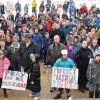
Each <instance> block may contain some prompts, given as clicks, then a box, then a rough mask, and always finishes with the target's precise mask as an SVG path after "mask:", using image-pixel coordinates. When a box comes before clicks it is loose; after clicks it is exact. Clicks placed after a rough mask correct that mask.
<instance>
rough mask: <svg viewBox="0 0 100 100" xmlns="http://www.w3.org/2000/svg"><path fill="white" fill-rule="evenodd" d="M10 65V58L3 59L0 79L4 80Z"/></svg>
mask: <svg viewBox="0 0 100 100" xmlns="http://www.w3.org/2000/svg"><path fill="white" fill-rule="evenodd" d="M9 65H10V61H9V60H8V58H6V57H5V58H4V59H3V63H2V66H1V67H0V78H3V73H4V71H5V70H7V69H8V68H9Z"/></svg>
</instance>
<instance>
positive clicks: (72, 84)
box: [51, 67, 78, 89]
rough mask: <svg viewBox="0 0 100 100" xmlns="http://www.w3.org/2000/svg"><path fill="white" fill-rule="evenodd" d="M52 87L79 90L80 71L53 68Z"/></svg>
mask: <svg viewBox="0 0 100 100" xmlns="http://www.w3.org/2000/svg"><path fill="white" fill-rule="evenodd" d="M51 87H56V88H67V89H78V69H72V68H61V67H53V71H52V85H51Z"/></svg>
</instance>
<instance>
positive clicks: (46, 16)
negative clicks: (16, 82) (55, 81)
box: [0, 0, 100, 97]
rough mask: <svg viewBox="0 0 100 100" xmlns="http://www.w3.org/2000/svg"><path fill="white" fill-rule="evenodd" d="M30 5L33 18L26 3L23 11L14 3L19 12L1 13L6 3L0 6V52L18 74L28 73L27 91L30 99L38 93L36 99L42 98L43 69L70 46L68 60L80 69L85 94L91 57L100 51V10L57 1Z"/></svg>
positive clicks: (70, 0)
mask: <svg viewBox="0 0 100 100" xmlns="http://www.w3.org/2000/svg"><path fill="white" fill-rule="evenodd" d="M54 2H55V3H54ZM91 2H92V1H91ZM24 4H26V2H25V3H24ZM30 4H31V7H32V15H31V13H30V10H31V9H30V6H28V4H27V6H25V7H23V8H22V7H21V5H22V4H21V3H19V0H18V2H16V4H15V11H16V13H13V11H7V13H6V14H4V13H1V10H2V9H1V5H3V4H1V3H0V13H1V14H0V29H1V30H0V49H1V50H3V51H4V53H5V55H7V57H8V58H9V60H10V61H11V64H10V66H11V65H12V64H13V67H15V68H14V70H16V71H19V69H20V68H21V71H25V72H26V73H28V76H29V77H28V82H27V83H28V84H27V88H28V89H30V90H31V91H32V94H31V95H30V96H34V94H35V97H39V96H40V94H41V92H40V91H41V85H40V83H41V81H40V80H41V78H40V77H41V75H40V70H41V69H42V67H41V69H40V66H41V65H44V66H45V64H46V65H47V66H48V67H51V66H53V65H54V63H55V61H56V60H57V59H59V58H60V57H61V53H60V52H61V50H62V49H66V46H67V49H68V58H71V59H72V60H73V62H74V63H75V64H76V66H77V68H78V69H79V90H80V91H82V92H84V90H85V89H86V84H87V77H86V72H87V68H88V64H89V63H91V61H92V59H93V58H92V59H91V57H95V54H96V52H100V9H99V8H98V7H97V5H94V4H93V5H91V6H92V7H91V8H90V9H89V8H88V5H87V4H85V3H84V4H81V6H80V7H77V4H76V2H74V0H67V1H64V2H63V1H60V2H57V3H56V1H55V0H54V1H51V0H47V2H44V1H41V4H38V2H37V0H32V3H30ZM4 6H5V5H4ZM27 7H28V9H29V11H28V9H27ZM38 7H39V8H38ZM12 8H13V6H12ZM24 8H25V9H24ZM59 9H60V10H59ZM3 10H5V9H4V8H3ZM11 10H12V9H11ZM24 10H25V12H24V14H23V11H24ZM38 10H39V13H38ZM62 11H63V13H62ZM2 12H3V11H2ZM26 12H27V13H26ZM58 12H59V13H58ZM6 15H7V18H6V17H5V16H6ZM3 31H4V32H3ZM46 32H47V33H46ZM26 33H28V34H26ZM45 33H46V34H45ZM16 35H17V36H16ZM84 40H85V41H84ZM51 43H52V44H51ZM69 44H70V45H69ZM9 51H10V55H9V56H8V52H9ZM34 55H35V56H34ZM74 55H75V56H74ZM13 57H14V59H13ZM17 57H18V58H17ZM34 59H35V60H36V61H34ZM43 59H44V61H43ZM13 60H14V61H13ZM39 63H40V65H39ZM16 68H17V69H16ZM9 69H10V67H9ZM43 70H46V69H43ZM46 71H47V70H46ZM35 75H36V76H35ZM50 76H52V75H51V74H50ZM34 77H35V78H36V80H35V79H34ZM49 79H50V78H48V80H49ZM49 81H50V80H49ZM33 83H34V84H33ZM52 91H53V89H51V92H52Z"/></svg>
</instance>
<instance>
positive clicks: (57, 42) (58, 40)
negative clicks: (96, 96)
mask: <svg viewBox="0 0 100 100" xmlns="http://www.w3.org/2000/svg"><path fill="white" fill-rule="evenodd" d="M54 43H55V44H59V43H60V38H59V37H58V36H56V37H54Z"/></svg>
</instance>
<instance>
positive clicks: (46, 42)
mask: <svg viewBox="0 0 100 100" xmlns="http://www.w3.org/2000/svg"><path fill="white" fill-rule="evenodd" d="M43 42H44V43H43V44H44V46H43V50H44V51H43V53H44V67H48V66H47V65H48V64H47V63H46V58H47V50H48V48H49V46H50V45H51V44H52V40H51V39H50V37H49V33H48V32H46V33H45V38H44V41H43Z"/></svg>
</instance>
